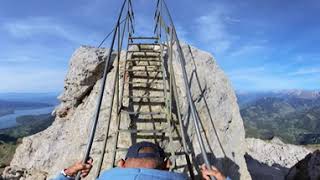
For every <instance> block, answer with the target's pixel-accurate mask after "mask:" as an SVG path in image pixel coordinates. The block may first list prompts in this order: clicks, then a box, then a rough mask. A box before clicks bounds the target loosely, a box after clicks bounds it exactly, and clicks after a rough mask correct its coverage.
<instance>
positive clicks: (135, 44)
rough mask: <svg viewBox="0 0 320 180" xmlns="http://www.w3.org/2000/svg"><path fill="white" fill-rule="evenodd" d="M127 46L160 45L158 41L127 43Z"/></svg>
mask: <svg viewBox="0 0 320 180" xmlns="http://www.w3.org/2000/svg"><path fill="white" fill-rule="evenodd" d="M128 45H129V46H140V45H142V46H160V44H159V43H129V44H128Z"/></svg>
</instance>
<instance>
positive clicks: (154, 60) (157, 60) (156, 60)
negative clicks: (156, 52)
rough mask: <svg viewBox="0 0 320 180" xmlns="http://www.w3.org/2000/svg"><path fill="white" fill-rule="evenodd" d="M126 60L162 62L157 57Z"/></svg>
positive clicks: (129, 60)
mask: <svg viewBox="0 0 320 180" xmlns="http://www.w3.org/2000/svg"><path fill="white" fill-rule="evenodd" d="M127 61H128V62H136V61H146V62H162V61H161V60H159V58H156V59H128V60H127Z"/></svg>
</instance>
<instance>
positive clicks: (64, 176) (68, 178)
mask: <svg viewBox="0 0 320 180" xmlns="http://www.w3.org/2000/svg"><path fill="white" fill-rule="evenodd" d="M92 163H93V160H92V159H89V160H88V161H87V163H85V164H83V163H82V162H81V161H79V162H76V163H75V164H74V165H72V166H70V167H68V168H66V169H64V170H62V171H61V172H60V174H59V175H58V176H56V177H55V178H54V179H52V180H73V179H74V177H75V176H76V175H77V173H78V172H79V171H80V172H81V177H83V178H84V177H86V176H88V174H89V173H90V170H91V168H92Z"/></svg>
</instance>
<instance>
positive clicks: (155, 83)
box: [126, 81, 163, 85]
mask: <svg viewBox="0 0 320 180" xmlns="http://www.w3.org/2000/svg"><path fill="white" fill-rule="evenodd" d="M126 84H134V85H163V82H132V81H129V82H128V81H126Z"/></svg>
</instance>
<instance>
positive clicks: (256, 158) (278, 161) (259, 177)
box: [246, 138, 310, 180]
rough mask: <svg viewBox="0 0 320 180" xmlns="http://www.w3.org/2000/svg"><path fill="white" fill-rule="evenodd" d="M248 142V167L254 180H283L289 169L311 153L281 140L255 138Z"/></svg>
mask: <svg viewBox="0 0 320 180" xmlns="http://www.w3.org/2000/svg"><path fill="white" fill-rule="evenodd" d="M246 141H247V144H248V152H247V153H248V154H247V155H246V160H247V165H248V169H249V172H250V173H251V176H252V179H254V180H255V179H256V180H264V179H266V180H267V179H268V180H283V179H284V178H285V176H286V174H287V173H288V172H289V169H290V168H291V167H292V166H293V165H295V164H296V163H297V162H299V161H300V160H301V159H303V158H304V157H305V156H306V155H307V154H308V153H310V150H308V149H307V148H304V147H302V146H296V145H291V144H285V143H283V142H282V141H281V140H280V139H279V138H274V139H273V140H271V141H269V142H268V141H263V140H260V139H254V138H248V139H246Z"/></svg>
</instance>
